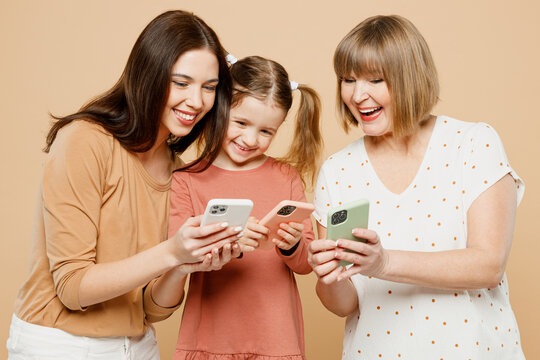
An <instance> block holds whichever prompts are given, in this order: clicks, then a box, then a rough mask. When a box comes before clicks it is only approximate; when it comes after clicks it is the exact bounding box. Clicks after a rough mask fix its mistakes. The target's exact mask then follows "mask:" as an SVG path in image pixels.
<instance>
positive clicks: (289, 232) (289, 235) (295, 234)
mask: <svg viewBox="0 0 540 360" xmlns="http://www.w3.org/2000/svg"><path fill="white" fill-rule="evenodd" d="M279 227H280V229H279V230H278V231H277V234H278V235H279V236H280V237H281V238H280V239H272V242H273V243H274V245H276V246H277V247H278V248H280V249H281V250H290V249H291V248H293V247H294V246H295V245H296V244H297V243H298V242H299V241H300V239H302V231H304V224H302V223H297V222H290V223H281V224H279Z"/></svg>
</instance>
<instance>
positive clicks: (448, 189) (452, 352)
mask: <svg viewBox="0 0 540 360" xmlns="http://www.w3.org/2000/svg"><path fill="white" fill-rule="evenodd" d="M508 173H509V174H511V176H512V177H513V178H514V179H515V180H516V189H517V192H518V199H519V200H520V199H521V197H522V196H523V190H524V184H523V182H522V180H521V179H520V178H519V176H518V175H517V174H516V173H515V172H514V171H513V170H512V168H511V167H510V165H509V163H508V160H507V158H506V154H505V152H504V149H503V146H502V143H501V140H500V138H499V136H498V135H497V133H496V132H495V130H494V129H493V128H492V127H491V126H489V125H487V124H483V123H467V122H462V121H459V120H455V119H452V118H449V117H444V116H439V117H438V118H437V122H436V125H435V128H434V130H433V134H432V136H431V139H430V142H429V145H428V148H427V151H426V154H425V156H424V159H423V161H422V163H421V164H420V166H419V170H418V173H417V174H416V176H415V178H414V180H413V182H412V183H411V184H410V185H409V186H408V188H407V189H406V190H405V191H403V192H402V193H401V194H394V193H392V192H390V191H389V190H388V189H387V188H386V187H385V186H384V184H383V183H382V182H381V181H380V179H379V178H378V176H377V174H376V172H375V171H374V169H373V167H372V166H371V162H370V161H369V158H368V154H367V153H366V150H365V147H364V142H363V138H362V139H359V140H358V141H356V142H354V143H352V144H350V145H349V146H347V147H346V148H345V149H344V150H342V151H340V152H338V153H336V154H334V155H333V156H332V157H331V159H328V160H327V161H326V162H325V163H324V165H323V167H322V169H321V171H320V173H319V178H318V180H317V187H316V193H315V200H314V203H315V212H314V216H315V218H316V220H317V221H318V222H319V223H321V224H322V225H323V226H326V216H327V212H328V209H330V208H331V207H334V206H337V205H338V204H339V203H340V202H341V203H343V204H346V203H347V202H350V201H354V200H357V199H360V198H367V199H368V200H369V202H370V205H371V206H370V214H369V216H370V218H369V228H370V229H372V230H374V231H376V232H377V233H378V235H379V237H380V239H381V242H382V244H383V246H384V247H385V248H387V249H398V250H412V251H423V252H434V251H443V250H453V249H461V248H465V247H466V242H467V235H466V234H467V218H466V214H467V210H468V208H469V207H470V205H471V204H472V202H473V201H474V200H475V199H476V198H477V197H478V196H479V195H480V194H481V193H482V192H484V191H485V190H486V189H488V188H489V187H490V186H491V185H493V184H494V183H495V182H497V180H499V179H500V178H501V177H503V176H504V175H506V174H508ZM336 182H337V183H338V184H337V185H336ZM323 187H324V189H323ZM327 204H329V206H327ZM352 281H353V284H354V286H355V288H356V289H357V291H358V297H359V303H360V304H359V307H360V309H361V311H359V310H358V311H357V312H356V313H355V314H353V315H351V316H350V317H349V318H348V319H347V322H346V328H345V338H344V342H343V344H344V349H343V359H378V358H380V359H399V358H403V359H423V358H425V356H426V354H429V356H430V358H434V359H468V358H471V359H491V358H494V359H495V358H500V359H524V357H523V353H522V350H521V340H520V336H519V330H518V327H517V324H516V322H515V318H514V316H513V311H512V308H511V307H510V305H509V299H508V284H507V281H506V276H504V277H503V280H502V281H501V283H500V284H499V286H497V287H496V288H492V289H480V290H468V291H455V290H452V291H446V290H439V289H428V288H424V287H419V286H414V285H408V284H400V283H395V282H389V281H383V280H379V279H376V278H372V277H365V276H362V275H356V276H354V277H353V278H352ZM367 334H369V335H367Z"/></svg>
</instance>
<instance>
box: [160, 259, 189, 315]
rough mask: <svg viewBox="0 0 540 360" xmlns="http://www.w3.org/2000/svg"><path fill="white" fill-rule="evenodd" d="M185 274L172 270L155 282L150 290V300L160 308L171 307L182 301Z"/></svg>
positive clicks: (176, 269)
mask: <svg viewBox="0 0 540 360" xmlns="http://www.w3.org/2000/svg"><path fill="white" fill-rule="evenodd" d="M186 280H187V274H186V273H184V272H182V271H181V270H179V269H178V268H174V269H172V270H170V271H168V272H166V273H165V274H163V275H162V276H161V277H160V278H159V279H157V280H156V282H155V284H154V287H153V288H152V294H151V296H152V299H153V300H154V302H155V303H156V304H158V305H159V306H162V307H173V306H176V305H178V304H179V303H180V301H182V299H183V297H184V286H185V284H186Z"/></svg>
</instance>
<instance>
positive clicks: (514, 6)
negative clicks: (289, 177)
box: [0, 0, 540, 360]
mask: <svg viewBox="0 0 540 360" xmlns="http://www.w3.org/2000/svg"><path fill="white" fill-rule="evenodd" d="M169 9H184V10H190V11H193V12H195V13H196V14H197V15H199V16H200V17H202V18H203V19H204V20H205V21H206V22H207V23H208V24H209V25H210V26H211V27H213V28H214V29H215V30H216V32H217V33H218V35H219V36H220V38H221V40H222V42H223V44H224V45H225V47H226V48H227V49H229V51H230V52H232V53H233V54H235V55H236V56H237V57H243V56H247V55H252V54H258V55H262V56H267V57H271V58H273V59H275V60H277V61H278V62H280V63H282V64H283V65H284V66H285V67H286V68H287V70H288V71H289V73H290V75H291V78H292V79H294V80H296V81H298V82H301V83H307V84H310V85H312V86H313V87H314V88H315V89H316V90H317V91H319V93H320V95H321V98H322V100H323V106H324V108H323V122H324V124H323V134H324V138H325V143H326V145H325V149H324V153H325V156H328V155H329V154H331V153H333V152H335V151H337V150H339V149H340V148H342V147H344V146H345V145H346V144H347V143H349V142H351V141H353V140H354V139H356V138H357V137H358V136H360V135H361V133H360V132H359V131H356V132H352V133H351V134H349V135H345V134H344V133H343V131H342V130H341V129H340V127H339V126H338V124H337V122H336V116H335V77H334V74H333V70H332V55H333V51H334V49H335V47H336V45H337V43H338V42H339V40H340V39H341V38H342V37H343V36H344V35H345V34H346V33H347V32H348V31H349V30H350V29H351V28H352V27H353V26H355V25H356V24H357V23H358V22H360V21H361V20H363V19H365V18H366V17H368V16H371V15H375V14H400V15H403V16H405V17H407V18H409V19H410V20H412V21H413V22H414V23H415V24H416V26H417V27H418V28H419V30H420V31H421V32H422V34H423V35H424V37H425V38H426V40H427V41H428V44H429V45H430V47H431V50H432V53H433V56H434V58H435V63H436V65H437V69H438V71H439V76H440V82H441V89H442V92H441V101H440V103H439V104H438V105H437V107H436V109H435V113H437V114H445V115H449V116H452V117H455V118H458V119H461V120H467V121H483V122H488V123H490V124H491V125H493V126H494V127H495V129H497V131H498V132H499V134H500V136H501V138H502V140H503V143H504V145H505V148H506V152H507V154H508V157H509V159H510V162H511V164H512V166H513V167H514V169H515V170H516V171H517V172H518V174H519V175H520V176H521V177H523V179H524V180H525V183H526V191H525V197H524V200H523V202H522V203H521V206H520V207H519V209H518V214H517V221H516V228H515V236H514V243H513V248H512V252H511V255H510V259H509V262H508V266H507V275H508V278H509V283H510V291H511V293H510V299H511V302H512V306H513V308H514V311H515V314H516V317H517V320H518V324H519V328H520V330H521V339H522V344H523V349H524V351H525V355H526V356H527V358H528V359H538V358H540V342H539V341H538V333H539V332H540V325H539V324H540V311H539V309H538V308H539V300H538V299H539V297H540V285H539V283H540V281H539V279H538V276H539V274H540V265H539V264H540V262H539V261H538V256H539V254H540V238H539V236H538V231H537V228H538V220H537V218H538V215H539V214H540V207H539V202H540V193H539V190H538V184H540V181H539V180H540V179H539V177H540V171H539V169H538V159H539V158H540V146H539V145H538V137H539V133H540V117H539V115H538V105H539V103H540V99H539V96H540V88H539V86H540V85H539V84H540V70H539V68H540V45H539V38H540V22H539V21H538V14H540V5H539V3H538V2H537V1H534V0H530V1H526V0H516V1H513V2H509V1H499V0H490V1H486V0H481V1H470V0H468V1H465V0H457V1H452V2H449V1H448V2H439V1H433V0H408V1H403V0H377V1H374V0H372V1H364V0H354V1H340V0H336V1H324V2H322V1H321V2H320V4H318V3H317V2H314V1H300V0H286V1H285V0H273V1H265V2H263V1H253V0H252V1H248V0H243V1H233V0H230V1H203V0H193V1H154V2H150V1H127V0H122V1H106V0H97V1H92V2H90V1H72V0H66V1H59V0H48V1H28V0H18V1H7V0H2V2H1V3H0V40H1V41H0V44H1V46H2V48H1V55H0V65H1V66H0V75H1V76H0V80H1V84H0V91H1V92H0V99H1V107H0V114H1V124H2V130H1V131H2V134H3V135H2V141H1V142H0V146H1V148H0V156H1V164H2V177H1V178H2V180H1V181H2V183H1V184H2V186H0V199H1V200H0V201H1V204H2V205H1V209H0V221H1V234H2V235H1V236H2V241H1V243H0V256H1V258H0V260H1V261H0V273H1V274H2V275H1V276H2V291H1V293H2V296H1V298H0V309H1V310H0V343H1V345H0V346H1V349H0V357H2V358H4V357H5V356H6V350H5V345H4V344H5V340H6V339H7V336H8V328H9V323H10V317H11V313H12V309H13V301H14V299H15V296H16V294H17V290H18V288H19V286H20V284H21V283H22V281H23V279H24V277H25V275H26V271H27V267H28V264H27V261H28V251H29V244H30V235H31V228H32V225H31V224H32V219H33V212H34V204H35V199H36V193H37V188H38V184H39V178H40V174H41V163H42V160H43V153H42V152H41V150H40V149H41V148H42V146H43V144H44V138H45V134H46V131H47V129H48V126H49V121H50V119H49V117H48V115H47V114H48V112H52V113H54V114H68V113H70V112H73V111H75V110H77V109H78V108H79V107H80V106H81V105H82V104H83V103H84V102H86V101H87V100H88V99H90V98H91V97H92V96H95V95H97V94H99V93H101V92H102V91H105V90H107V89H108V88H109V87H110V86H112V85H113V83H114V82H115V81H116V80H117V78H118V77H119V75H120V73H121V72H122V69H123V67H124V64H125V62H126V60H127V57H128V54H129V51H130V49H131V47H132V45H133V43H134V42H135V39H136V38H137V36H138V35H139V33H140V32H141V31H142V29H143V28H144V26H145V25H146V24H147V23H148V22H149V21H150V20H151V19H152V18H154V17H155V16H156V15H158V14H159V13H161V12H163V11H165V10H169ZM291 122H292V121H291V120H289V121H288V122H286V123H285V124H284V125H283V127H282V129H281V131H280V134H279V136H278V138H277V139H276V140H275V142H274V144H273V147H272V153H273V154H280V153H282V152H283V148H284V147H286V146H287V142H288V141H289V138H288V136H289V134H290V131H289V129H292V124H291ZM308 196H309V197H311V194H308ZM297 279H298V283H299V288H300V292H301V296H302V301H303V306H304V322H305V328H306V331H305V332H306V350H307V357H308V359H314V360H318V359H325V360H326V359H338V358H340V354H341V339H342V329H343V324H344V322H343V319H339V318H337V317H335V316H333V315H332V314H330V313H329V312H327V311H326V310H325V309H324V308H323V307H322V306H321V305H320V303H319V302H318V300H317V298H316V295H315V292H314V285H315V276H314V275H313V274H310V275H307V276H298V277H297ZM180 316H181V311H178V312H177V313H176V314H174V315H173V316H172V317H171V318H169V319H168V320H166V321H164V322H162V323H160V324H158V325H157V329H158V339H159V343H160V348H161V353H162V356H163V358H164V359H168V358H170V356H171V354H172V352H173V349H174V345H175V342H176V337H177V331H178V325H179V321H180ZM241 340H242V339H238V341H241ZM427 355H428V354H426V356H427ZM505 360H506V359H505Z"/></svg>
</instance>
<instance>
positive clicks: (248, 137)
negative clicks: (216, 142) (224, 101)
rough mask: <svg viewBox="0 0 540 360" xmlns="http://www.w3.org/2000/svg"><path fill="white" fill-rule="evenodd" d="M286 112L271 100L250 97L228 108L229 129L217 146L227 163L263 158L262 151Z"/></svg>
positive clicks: (267, 145)
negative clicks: (221, 143)
mask: <svg viewBox="0 0 540 360" xmlns="http://www.w3.org/2000/svg"><path fill="white" fill-rule="evenodd" d="M286 115H287V113H286V112H285V110H283V109H281V108H279V107H277V106H275V105H274V103H273V102H268V101H264V102H263V101H261V100H258V99H256V98H254V97H251V96H246V97H244V98H243V99H242V101H241V102H240V103H239V104H238V105H237V106H235V107H233V108H231V112H230V117H229V129H228V130H227V135H226V137H225V140H224V141H223V145H222V149H221V153H222V155H226V157H227V158H228V160H229V161H230V162H229V165H232V166H233V167H242V166H245V165H248V164H250V163H252V162H254V161H258V160H263V159H265V156H264V153H265V152H266V150H267V149H268V147H269V146H270V143H271V142H272V139H273V138H274V135H275V134H276V132H277V130H278V128H279V126H280V125H281V123H282V122H283V120H285V116H286Z"/></svg>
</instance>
